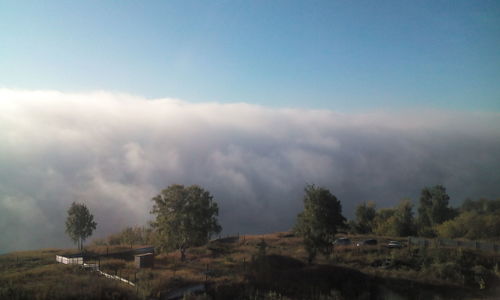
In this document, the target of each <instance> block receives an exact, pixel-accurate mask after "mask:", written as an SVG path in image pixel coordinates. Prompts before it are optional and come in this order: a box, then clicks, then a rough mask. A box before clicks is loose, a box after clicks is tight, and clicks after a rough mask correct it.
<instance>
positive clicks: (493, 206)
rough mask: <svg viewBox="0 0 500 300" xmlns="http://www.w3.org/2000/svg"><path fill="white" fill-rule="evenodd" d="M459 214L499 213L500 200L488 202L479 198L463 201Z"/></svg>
mask: <svg viewBox="0 0 500 300" xmlns="http://www.w3.org/2000/svg"><path fill="white" fill-rule="evenodd" d="M460 211H461V212H466V211H475V212H477V213H479V214H487V213H495V212H500V199H497V200H489V199H484V198H481V199H479V200H475V201H474V200H471V199H465V201H464V202H463V203H462V206H461V207H460Z"/></svg>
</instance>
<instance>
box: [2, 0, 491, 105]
mask: <svg viewBox="0 0 500 300" xmlns="http://www.w3.org/2000/svg"><path fill="white" fill-rule="evenodd" d="M0 27H1V28H2V30H1V31H0V43H1V44H0V84H1V86H3V87H7V88H18V89H53V90H59V91H67V92H79V91H83V92H85V91H94V90H105V91H117V92H124V93H130V94H135V95H140V96H145V97H149V98H161V97H173V98H178V99H183V100H186V101H190V102H207V101H208V102H222V103H234V102H245V103H254V104H259V105H265V106H271V107H297V108H317V109H332V110H336V111H342V112H353V111H369V110H373V109H400V108H407V107H410V108H415V107H420V108H421V107H425V108H429V107H432V108H438V109H453V110H474V111H484V110H486V111H490V110H494V111H498V110H499V109H500V101H499V97H500V93H499V88H498V82H499V81H500V38H499V37H500V4H499V3H498V1H455V0H454V1H354V3H352V1H312V2H310V1H119V2H118V3H117V2H116V1H42V2H41V1H3V0H2V1H0Z"/></svg>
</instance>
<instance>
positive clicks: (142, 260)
mask: <svg viewBox="0 0 500 300" xmlns="http://www.w3.org/2000/svg"><path fill="white" fill-rule="evenodd" d="M134 262H135V267H136V268H138V269H142V268H152V267H153V266H154V263H155V255H154V254H153V253H144V254H138V255H135V256H134Z"/></svg>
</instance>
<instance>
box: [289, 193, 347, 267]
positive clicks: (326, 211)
mask: <svg viewBox="0 0 500 300" xmlns="http://www.w3.org/2000/svg"><path fill="white" fill-rule="evenodd" d="M304 191H305V195H304V211H303V212H301V213H300V214H299V215H298V216H297V223H296V225H295V232H296V233H297V234H298V235H299V236H302V238H303V239H304V246H305V248H306V251H307V252H308V255H309V258H308V260H309V263H312V261H313V260H314V258H315V257H316V255H317V253H318V252H320V253H322V254H325V255H327V254H329V253H330V251H331V246H332V243H333V241H334V240H335V234H336V233H337V229H338V228H339V227H343V226H345V221H346V219H345V218H344V216H342V206H341V204H340V201H339V200H337V198H336V197H335V196H334V195H332V194H331V193H330V191H329V190H327V189H325V188H322V187H316V186H315V185H307V186H306V188H305V189H304Z"/></svg>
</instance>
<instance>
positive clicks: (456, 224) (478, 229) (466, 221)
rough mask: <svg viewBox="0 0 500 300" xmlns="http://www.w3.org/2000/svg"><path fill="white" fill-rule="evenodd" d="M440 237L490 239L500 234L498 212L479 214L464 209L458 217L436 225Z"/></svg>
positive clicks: (499, 215)
mask: <svg viewBox="0 0 500 300" xmlns="http://www.w3.org/2000/svg"><path fill="white" fill-rule="evenodd" d="M436 231H437V233H438V235H439V236H440V237H446V238H466V239H474V240H475V239H491V238H498V237H499V236H500V212H497V213H490V214H484V213H483V214H480V213H478V212H476V211H465V212H463V213H461V214H460V215H459V216H458V217H456V218H454V219H452V220H448V221H446V222H443V223H442V224H440V225H438V226H437V227H436Z"/></svg>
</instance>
